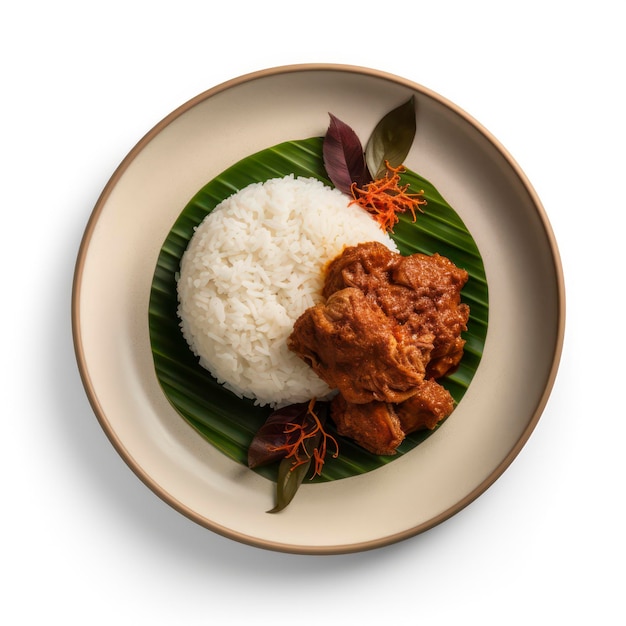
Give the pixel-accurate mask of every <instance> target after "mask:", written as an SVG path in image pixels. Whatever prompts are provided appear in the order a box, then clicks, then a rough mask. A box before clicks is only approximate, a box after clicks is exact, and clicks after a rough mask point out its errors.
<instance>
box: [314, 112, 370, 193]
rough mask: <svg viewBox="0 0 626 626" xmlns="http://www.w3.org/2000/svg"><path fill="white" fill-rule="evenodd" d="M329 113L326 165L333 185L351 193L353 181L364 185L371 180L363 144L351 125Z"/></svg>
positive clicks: (325, 141)
mask: <svg viewBox="0 0 626 626" xmlns="http://www.w3.org/2000/svg"><path fill="white" fill-rule="evenodd" d="M328 115H330V124H329V126H328V130H327V131H326V135H325V137H324V143H323V148H322V152H323V157H324V167H325V168H326V172H327V174H328V177H329V178H330V180H331V181H332V183H333V185H335V187H337V189H339V191H342V192H343V193H347V194H349V193H350V188H351V187H352V183H356V184H357V186H359V187H362V186H363V185H364V184H365V183H366V182H369V180H370V176H369V172H368V171H367V166H366V165H365V155H364V153H363V146H362V145H361V141H360V140H359V138H358V137H357V135H356V133H355V132H354V130H352V128H350V126H348V125H347V124H346V123H345V122H342V121H341V120H340V119H339V118H337V117H335V116H334V115H333V114H332V113H329V114H328Z"/></svg>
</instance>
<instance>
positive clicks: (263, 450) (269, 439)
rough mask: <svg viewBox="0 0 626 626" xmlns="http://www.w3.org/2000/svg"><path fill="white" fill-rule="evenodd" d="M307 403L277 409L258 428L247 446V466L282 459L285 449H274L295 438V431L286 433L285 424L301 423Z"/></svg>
mask: <svg viewBox="0 0 626 626" xmlns="http://www.w3.org/2000/svg"><path fill="white" fill-rule="evenodd" d="M308 407H309V403H308V402H301V403H299V404H290V405H289V406H286V407H283V408H281V409H277V410H276V411H274V412H273V413H271V414H270V416H269V417H268V418H267V420H266V421H265V424H263V426H261V428H259V430H258V431H257V433H256V435H255V436H254V438H253V439H252V443H251V444H250V447H249V448H248V467H250V468H255V467H259V466H260V465H266V464H268V463H272V462H274V461H278V460H280V459H282V458H283V457H284V456H285V454H286V452H285V450H276V449H275V448H277V447H279V446H284V445H285V444H289V443H291V442H293V441H294V440H295V438H296V437H297V434H296V433H286V434H285V427H286V426H287V424H303V423H304V420H305V419H306V416H307V411H308Z"/></svg>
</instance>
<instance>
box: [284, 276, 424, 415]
mask: <svg viewBox="0 0 626 626" xmlns="http://www.w3.org/2000/svg"><path fill="white" fill-rule="evenodd" d="M433 339H434V337H433V335H431V334H424V335H422V336H420V337H408V336H407V335H406V333H402V332H399V328H398V325H397V324H396V323H395V321H394V320H393V319H391V318H389V317H387V316H386V315H385V314H384V313H383V312H382V311H381V310H380V308H379V307H377V306H376V305H375V303H373V302H371V301H370V300H369V299H368V298H367V297H366V295H365V294H364V293H363V292H362V291H360V290H359V289H356V288H354V287H347V288H345V289H342V290H341V291H337V292H335V293H333V294H332V295H331V296H330V297H329V298H328V300H327V302H326V303H325V304H318V305H317V306H314V307H311V308H309V309H307V310H306V311H305V312H304V313H303V314H302V315H301V316H300V317H299V318H298V319H297V320H296V323H295V325H294V329H293V332H292V333H291V335H290V337H289V339H288V342H287V345H288V346H289V349H290V350H293V351H294V352H296V354H298V355H299V356H300V357H301V358H302V359H303V360H304V361H305V362H307V363H308V364H309V365H310V366H311V367H312V368H313V370H314V371H315V373H316V374H317V375H318V376H319V377H320V378H321V379H322V380H324V381H325V382H326V383H327V384H328V385H329V386H330V387H331V388H334V389H338V390H339V391H340V392H341V393H342V395H343V396H344V397H345V399H346V400H347V401H348V402H353V403H357V404H363V403H366V402H371V401H372V400H378V401H382V402H402V401H403V400H406V399H407V398H409V397H410V396H412V395H413V394H414V393H415V391H416V389H417V387H418V385H419V384H420V383H421V382H422V380H423V379H424V373H425V370H426V364H427V363H428V362H429V360H430V352H431V350H432V348H433V343H432V342H433Z"/></svg>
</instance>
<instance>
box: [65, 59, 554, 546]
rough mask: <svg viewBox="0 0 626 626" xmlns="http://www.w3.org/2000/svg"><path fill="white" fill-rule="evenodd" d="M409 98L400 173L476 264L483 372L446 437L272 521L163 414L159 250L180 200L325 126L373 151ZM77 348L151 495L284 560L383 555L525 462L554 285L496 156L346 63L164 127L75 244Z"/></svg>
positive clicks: (525, 187)
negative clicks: (153, 302) (413, 118)
mask: <svg viewBox="0 0 626 626" xmlns="http://www.w3.org/2000/svg"><path fill="white" fill-rule="evenodd" d="M411 95H414V96H415V98H416V103H417V109H418V123H417V134H416V139H415V141H414V144H413V148H412V150H411V152H410V153H409V155H408V157H407V159H406V165H407V166H408V167H409V168H410V169H412V170H414V171H416V172H418V173H419V174H420V175H422V176H424V177H425V178H426V179H428V180H430V181H431V182H432V183H433V184H434V185H435V186H436V187H437V189H438V191H439V192H440V193H441V194H442V195H443V197H444V198H446V200H447V201H448V202H449V203H450V205H451V206H453V207H454V209H455V210H456V212H457V213H458V214H459V216H460V217H461V219H462V220H463V222H464V223H465V225H466V226H467V228H468V230H469V232H470V233H471V235H472V237H473V238H474V240H475V242H476V244H477V246H478V248H479V250H480V253H481V255H482V258H483V263H484V267H485V272H486V276H487V282H488V286H489V326H488V330H487V336H486V341H485V347H484V352H483V356H482V360H481V362H480V365H479V367H478V369H477V371H476V374H475V375H474V378H473V379H472V382H471V384H470V386H469V388H468V389H467V391H466V393H465V395H464V396H463V399H462V401H461V402H460V403H459V405H458V406H457V408H456V409H455V411H454V413H453V415H452V416H451V418H450V419H448V420H447V421H446V422H445V424H443V426H442V427H441V428H440V429H438V430H437V431H436V432H435V433H434V434H433V435H432V436H430V437H428V438H427V439H426V440H425V441H424V442H423V443H421V444H420V445H419V446H417V447H416V448H415V449H414V450H412V451H411V452H410V453H408V454H405V455H403V456H402V457H401V458H398V459H397V460H395V461H393V462H392V463H389V464H387V465H385V466H383V467H380V468H378V469H376V470H374V471H371V472H368V473H367V474H363V475H361V476H353V477H350V478H344V479H341V480H334V481H330V482H323V483H316V484H304V485H303V486H302V487H301V489H300V491H299V492H298V494H297V496H296V499H295V500H294V502H293V503H292V504H291V505H290V506H289V507H288V508H287V509H286V510H285V511H283V512H281V513H280V514H274V515H272V514H268V513H266V511H267V509H268V508H270V507H269V506H268V504H271V503H272V502H273V497H274V495H273V494H274V490H275V486H274V484H273V483H272V482H271V481H269V480H267V479H266V478H263V477H262V476H259V475H258V474H256V473H254V472H252V471H250V470H248V469H247V468H246V467H245V466H243V465H241V464H239V463H237V462H235V461H233V460H231V459H230V458H228V457H226V456H225V455H224V454H222V453H221V452H219V451H218V450H217V449H215V448H214V447H213V446H212V445H211V444H210V443H208V442H207V441H206V440H205V439H204V438H202V437H201V436H200V435H199V434H198V433H197V432H196V431H195V430H194V429H193V428H191V427H190V426H189V425H188V424H187V423H186V422H185V420H183V419H182V418H181V416H180V415H179V414H178V413H177V412H176V411H175V410H174V408H173V407H172V405H171V404H170V403H169V402H168V400H167V398H166V397H165V395H164V393H163V391H162V389H161V387H160V385H159V382H158V380H157V377H156V375H155V368H154V362H153V358H152V352H151V344H150V335H149V329H148V305H149V299H150V290H151V285H152V279H153V275H154V270H155V264H156V262H157V259H158V256H159V253H160V250H161V246H162V244H163V241H164V240H165V238H166V237H167V235H168V233H169V232H170V229H171V227H172V224H173V223H174V222H175V221H176V218H177V217H178V216H179V214H180V213H181V211H182V210H183V209H184V208H185V206H186V205H187V203H188V202H189V200H190V198H192V197H193V196H194V195H195V194H196V192H197V191H198V190H199V189H201V188H202V187H203V186H204V185H205V184H206V183H207V182H208V181H209V180H211V179H212V178H214V177H215V176H217V175H218V174H220V173H221V172H222V171H223V170H225V169H226V168H228V167H229V166H230V165H232V164H234V163H236V162H237V161H239V160H241V159H243V158H244V157H246V156H249V155H250V154H252V153H255V152H258V151H260V150H263V149H265V148H268V147H270V146H273V145H276V144H279V143H281V142H284V141H288V140H299V139H304V138H308V137H316V136H321V135H323V134H324V132H325V131H326V128H327V126H328V112H329V111H330V112H332V113H333V114H335V115H336V116H338V117H339V118H341V119H343V120H345V121H347V122H348V123H349V124H350V125H351V126H352V127H353V128H354V129H355V130H356V131H357V134H358V135H359V136H361V137H363V138H366V137H367V136H368V135H369V133H370V132H371V130H372V129H373V127H374V126H375V124H376V122H377V121H378V120H379V119H380V118H381V117H382V115H384V114H385V113H386V112H387V111H389V110H391V109H393V108H394V107H395V106H397V105H398V103H400V102H403V101H406V100H407V99H408V98H409V97H410V96H411ZM72 304H73V309H72V315H73V329H74V343H75V348H76V355H77V360H78V365H79V369H80V372H81V376H82V379H83V383H84V386H85V389H86V392H87V395H88V397H89V400H90V402H91V404H92V406H93V409H94V411H95V414H96V416H97V418H98V420H99V421H100V423H101V425H102V427H103V429H104V430H105V432H106V434H107V435H108V437H109V439H110V440H111V442H112V443H113V445H114V446H115V448H116V449H117V450H118V452H119V453H120V455H121V456H122V457H123V458H124V460H125V461H126V462H127V463H128V465H129V466H130V467H131V468H132V470H133V471H134V472H135V473H136V474H137V475H138V476H139V477H140V478H141V479H142V480H143V481H144V482H145V484H146V485H148V486H149V487H150V488H151V489H152V490H153V491H154V492H155V493H156V494H157V495H159V496H160V497H161V498H162V499H163V500H165V501H166V502H167V503H169V504H170V505H171V506H172V507H174V508H175V509H176V510H178V511H179V512H181V513H182V514H184V515H186V516H188V517H189V518H191V519H192V520H194V521H196V522H197V523H198V524H201V525H203V526H205V527H206V528H208V529H211V530H213V531H215V532H217V533H220V534H222V535H225V536H227V537H230V538H232V539H235V540H237V541H241V542H244V543H248V544H251V545H255V546H258V547H263V548H268V549H274V550H279V551H285V552H295V553H310V554H331V553H345V552H354V551H358V550H365V549H370V548H374V547H379V546H382V545H386V544H390V543H393V542H396V541H399V540H401V539H404V538H407V537H410V536H413V535H415V534H417V533H420V532H422V531H425V530H427V529H429V528H431V527H433V526H434V525H436V524H438V523H440V522H442V521H444V520H446V519H447V518H449V517H450V516H452V515H453V514H455V513H456V512H458V511H460V510H461V509H462V508H463V507H465V506H466V505H467V504H469V503H470V502H471V501H472V500H474V499H475V498H476V497H478V496H479V495H480V494H481V493H483V492H484V491H485V490H486V489H487V488H488V487H489V486H490V485H491V484H492V483H493V482H494V481H495V480H496V479H497V478H498V476H500V475H501V474H502V472H503V471H504V470H505V469H506V468H507V467H508V465H509V464H510V463H511V461H512V460H513V459H514V458H515V456H516V455H517V454H518V453H519V451H520V449H521V448H522V446H523V445H524V443H525V442H526V441H527V439H528V437H529V436H530V434H531V432H532V430H533V428H534V427H535V425H536V423H537V421H538V419H539V417H540V415H541V412H542V410H543V408H544V406H545V404H546V401H547V398H548V395H549V393H550V391H551V389H552V385H553V382H554V378H555V375H556V370H557V366H558V361H559V358H560V354H561V347H562V341H563V330H564V287H563V277H562V270H561V265H560V260H559V256H558V250H557V246H556V243H555V240H554V237H553V234H552V231H551V229H550V225H549V223H548V220H547V217H546V214H545V211H544V209H543V207H542V205H541V202H540V200H539V199H538V197H537V195H536V193H535V192H534V190H533V189H532V186H531V185H530V183H529V181H528V180H527V179H526V177H525V175H524V174H523V172H522V171H521V170H520V168H519V167H518V166H517V164H516V163H515V161H514V160H513V159H512V158H511V156H510V155H509V154H508V153H507V152H506V150H505V149H504V148H503V147H502V146H501V145H500V144H499V143H498V142H497V141H496V140H495V139H494V138H493V137H492V136H491V135H490V134H489V133H488V132H487V131H486V130H485V129H484V128H482V127H481V126H480V124H479V123H477V122H476V121H475V120H473V119H472V118H471V117H470V116H468V115H467V114H466V113H465V112H464V111H462V110H461V109H459V107H457V106H456V105H454V104H452V103H451V102H449V101H447V100H446V99H444V98H443V97H441V96H439V95H438V94H436V93H433V92H432V91H430V90H428V89H426V88H424V87H422V86H420V85H418V84H415V83H413V82H411V81H408V80H405V79H403V78H400V77H397V76H394V75H389V74H386V73H383V72H380V71H375V70H370V69H365V68H360V67H351V66H340V65H298V66H289V67H281V68H274V69H269V70H265V71H261V72H256V73H254V74H250V75H246V76H243V77H240V78H237V79H234V80H232V81H229V82H227V83H224V84H222V85H219V86H217V87H215V88H213V89H210V90H208V91H206V92H205V93H202V94H200V95H199V96H197V97H196V98H194V99H192V100H191V101H189V102H187V103H185V104H184V105H182V106H181V107H180V108H178V109H177V110H176V111H174V112H173V113H171V114H170V115H169V116H168V117H167V118H165V119H164V120H163V121H162V122H160V123H159V124H157V126H155V127H154V128H153V129H152V130H151V131H150V132H149V133H148V134H147V135H146V136H145V137H144V138H143V139H142V140H141V141H140V142H139V143H138V144H137V145H136V146H135V148H134V149H133V150H132V151H131V152H130V153H129V155H128V156H127V157H126V158H125V160H124V161H123V162H122V163H121V165H120V167H119V168H118V169H117V170H116V172H115V173H114V175H113V176H112V178H111V180H110V181H109V183H108V184H107V186H106V188H105V189H104V191H103V193H102V195H101V197H100V199H99V200H98V203H97V204H96V207H95V208H94V211H93V213H92V216H91V218H90V220H89V223H88V225H87V229H86V231H85V234H84V238H83V241H82V245H81V248H80V252H79V256H78V261H77V265H76V272H75V277H74V293H73V303H72Z"/></svg>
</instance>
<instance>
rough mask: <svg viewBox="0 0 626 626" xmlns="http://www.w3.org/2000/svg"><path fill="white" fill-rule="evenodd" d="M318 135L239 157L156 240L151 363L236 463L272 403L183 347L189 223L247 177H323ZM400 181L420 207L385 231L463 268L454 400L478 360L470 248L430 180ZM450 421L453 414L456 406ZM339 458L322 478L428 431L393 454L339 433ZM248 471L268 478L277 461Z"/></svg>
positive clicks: (372, 460)
mask: <svg viewBox="0 0 626 626" xmlns="http://www.w3.org/2000/svg"><path fill="white" fill-rule="evenodd" d="M322 141H323V140H322V138H320V137H313V138H310V139H305V140H300V141H288V142H285V143H281V144H279V145H277V146H274V147H271V148H268V149H266V150H262V151H261V152H258V153H256V154H253V155H251V156H249V157H246V158H244V159H243V160H241V161H239V162H237V163H236V164H234V165H233V166H231V167H230V168H228V169H227V170H225V171H224V172H222V173H221V174H220V175H219V176H217V177H216V178H214V179H213V180H211V181H210V182H208V183H207V184H206V185H205V186H204V187H203V188H202V189H201V190H200V191H198V193H197V194H196V195H195V196H194V197H193V198H192V199H191V200H190V202H189V203H188V204H187V206H186V207H185V208H184V210H183V211H182V213H181V215H180V216H179V218H178V219H177V220H176V222H175V223H174V225H173V227H172V229H171V231H170V233H169V235H168V236H167V238H166V240H165V242H164V243H163V246H162V249H161V253H160V255H159V257H158V261H157V265H156V269H155V272H154V277H153V282H152V288H151V294H150V307H149V329H150V341H151V346H152V353H153V357H154V366H155V371H156V375H157V378H158V380H159V383H160V385H161V387H162V389H163V392H164V393H165V395H166V397H167V398H168V400H169V401H170V403H171V404H172V405H173V406H174V408H175V409H176V411H178V413H179V414H180V415H181V416H182V418H184V419H185V420H186V421H187V422H188V423H189V424H190V425H191V426H192V427H193V428H195V429H196V430H197V431H198V432H199V433H200V434H201V435H202V436H203V437H205V438H206V439H207V440H208V441H209V442H210V443H211V444H212V445H213V446H215V447H216V448H218V449H219V450H221V451H222V452H223V453H224V454H226V455H228V456H229V457H230V458H232V459H234V460H235V461H237V462H239V463H241V464H243V465H247V453H248V446H249V445H250V442H251V440H252V438H253V436H254V434H255V433H256V431H257V430H258V429H259V428H260V426H261V425H262V424H263V423H264V422H265V420H266V418H267V416H268V415H269V413H270V411H271V409H269V408H267V407H257V406H254V403H253V402H252V401H250V400H245V399H244V400H242V399H239V398H237V397H236V396H235V395H233V394H232V393H231V392H229V391H227V390H225V389H224V388H223V387H221V385H219V384H218V383H217V382H216V381H215V380H214V379H213V378H212V377H211V375H210V374H209V373H208V372H207V371H206V370H205V369H203V368H202V367H200V365H199V364H198V363H197V359H196V358H195V357H194V355H193V354H192V352H191V350H190V349H189V347H188V346H187V343H186V342H185V340H184V338H183V336H182V333H181V331H180V327H179V319H178V317H177V313H176V310H177V304H178V302H177V295H176V278H177V273H178V271H179V263H180V259H181V257H182V255H183V252H184V251H185V249H186V247H187V244H188V242H189V240H190V238H191V236H192V235H193V231H194V227H195V226H197V225H198V224H199V223H200V222H201V221H202V220H203V219H204V217H205V216H206V215H207V214H208V213H209V212H210V211H211V210H212V209H213V208H214V207H215V206H216V205H217V204H219V202H221V201H222V200H223V199H225V198H227V197H228V196H230V195H232V194H233V193H235V192H236V191H238V190H240V189H242V188H243V187H246V186H247V185H249V184H251V183H254V182H262V181H265V180H268V179H270V178H276V177H282V176H286V175H288V174H292V173H293V174H294V175H296V176H309V177H314V178H317V179H319V180H321V181H323V182H324V183H326V184H327V185H329V186H330V185H331V183H330V181H329V179H328V178H327V175H326V172H325V170H324V165H323V161H322ZM402 182H403V183H410V185H411V191H413V192H414V191H418V190H424V197H425V198H426V199H427V201H428V204H427V205H426V206H425V207H424V213H423V214H418V215H417V220H416V222H415V223H413V222H412V217H411V216H410V215H409V216H407V215H402V216H401V217H400V222H399V223H398V224H397V225H396V227H395V232H394V233H393V234H392V237H393V239H394V240H395V242H396V244H397V246H398V248H399V250H400V252H401V253H402V254H405V255H406V254H412V253H415V252H423V253H426V254H432V253H434V252H439V253H440V254H442V255H444V256H447V257H448V258H449V259H451V260H452V261H453V262H454V263H455V264H456V265H458V266H459V267H462V268H464V269H466V270H467V271H468V273H469V276H470V278H469V280H468V283H467V285H466V286H465V288H464V290H463V294H462V297H463V299H464V301H465V302H467V303H468V304H469V306H470V319H469V322H468V330H467V332H466V333H465V335H464V337H465V339H466V341H467V343H466V347H465V355H464V357H463V360H462V362H461V364H460V367H459V368H458V369H457V370H456V372H454V374H453V375H450V376H448V377H446V378H444V379H441V380H440V382H441V383H442V384H443V385H444V386H445V387H446V388H447V389H448V390H449V391H450V393H451V394H452V396H453V397H454V399H455V401H456V402H457V403H458V402H460V401H461V399H462V397H463V395H464V393H465V391H466V390H467V388H468V387H469V385H470V383H471V380H472V377H473V376H474V373H475V372H476V368H477V367H478V364H479V362H480V359H481V356H482V352H483V347H484V342H485V336H486V332H487V321H488V311H489V305H488V290H487V282H486V279H485V271H484V267H483V263H482V259H481V256H480V253H479V251H478V248H477V246H476V244H475V242H474V240H473V239H472V236H471V235H470V233H469V232H468V231H467V228H466V227H465V225H464V223H463V222H462V220H461V219H460V218H459V216H458V215H457V214H456V213H455V211H454V210H453V209H452V208H451V207H450V206H449V205H448V204H447V202H446V201H445V200H444V199H443V198H442V196H441V195H440V194H439V192H438V191H437V190H436V189H435V187H434V186H433V185H432V184H431V183H430V182H428V181H427V180H425V179H423V178H422V177H420V176H419V175H418V174H416V173H415V172H411V171H410V170H407V171H406V172H405V173H404V174H403V180H402ZM448 419H454V412H453V413H452V415H451V416H450V417H449V418H448ZM329 432H330V433H331V434H332V435H333V436H335V437H336V438H337V439H338V440H339V445H340V454H339V456H338V458H336V459H332V458H329V459H327V460H326V463H325V465H324V471H323V473H322V475H321V476H319V477H316V478H315V479H314V481H316V482H319V481H328V480H336V479H340V478H345V477H348V476H354V475H358V474H362V473H365V472H368V471H371V470H374V469H376V468H378V467H380V466H382V465H384V464H386V463H390V462H392V461H393V460H394V459H396V458H398V457H400V456H402V455H403V454H406V453H407V452H410V451H411V450H412V449H414V448H415V447H416V446H417V445H418V444H419V443H421V442H422V441H423V440H424V439H425V438H426V437H428V436H430V435H431V434H432V432H434V431H424V432H418V433H414V434H412V435H410V436H408V437H407V438H406V439H405V441H404V442H403V443H402V444H401V446H400V447H399V448H398V453H397V454H396V455H395V456H377V455H373V454H370V453H369V452H366V451H365V450H363V449H362V448H360V447H359V446H357V445H356V444H354V443H353V442H351V441H349V440H347V439H344V438H341V437H339V436H338V435H337V434H336V432H334V431H333V428H332V425H329ZM254 471H256V472H258V473H259V474H261V475H263V476H265V477H267V478H269V479H271V480H275V479H276V468H275V467H272V466H269V467H260V468H257V469H255V470H254Z"/></svg>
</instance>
